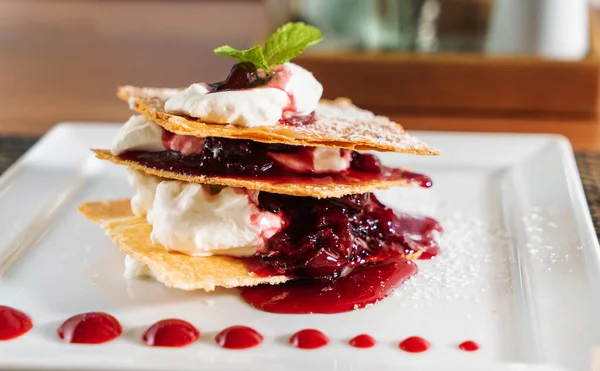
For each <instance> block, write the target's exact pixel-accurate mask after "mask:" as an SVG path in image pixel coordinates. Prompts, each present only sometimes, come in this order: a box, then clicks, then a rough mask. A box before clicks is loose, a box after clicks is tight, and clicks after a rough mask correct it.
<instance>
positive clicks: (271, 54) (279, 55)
mask: <svg viewBox="0 0 600 371" xmlns="http://www.w3.org/2000/svg"><path fill="white" fill-rule="evenodd" d="M322 39H323V35H321V31H319V29H318V28H316V27H313V26H309V25H307V24H305V23H303V22H294V23H286V24H284V25H283V26H281V27H279V28H278V29H277V31H275V32H274V33H273V34H272V35H271V36H269V38H268V39H267V42H266V43H265V47H264V49H263V47H262V46H260V45H256V46H253V47H252V48H250V49H245V50H239V49H235V48H232V47H231V46H229V45H225V46H220V47H218V48H216V49H215V50H214V52H215V54H216V55H218V56H220V57H232V58H235V59H236V60H237V61H238V63H244V62H250V63H252V64H253V65H254V66H255V67H256V68H261V69H263V70H264V71H265V72H269V70H270V69H271V67H274V66H277V65H280V64H282V63H285V62H289V61H290V60H292V59H294V58H296V57H297V56H299V55H300V54H302V52H303V51H304V50H305V49H306V48H308V47H309V46H311V45H314V44H316V43H318V42H319V41H321V40H322Z"/></svg>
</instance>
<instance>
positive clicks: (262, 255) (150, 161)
mask: <svg viewBox="0 0 600 371" xmlns="http://www.w3.org/2000/svg"><path fill="white" fill-rule="evenodd" d="M320 39H321V34H320V32H319V31H318V30H317V29H316V28H314V27H311V26H307V25H305V24H303V23H290V24H287V25H284V26H283V27H281V28H280V29H278V30H277V31H276V32H275V33H274V34H273V35H271V36H270V37H269V39H268V40H267V42H266V44H265V46H264V47H262V46H255V47H253V48H250V49H246V50H237V49H234V48H231V47H229V46H224V47H220V48H217V49H215V53H216V54H218V55H220V56H226V57H233V58H235V59H236V60H237V63H235V64H234V65H233V67H232V68H231V71H230V73H229V75H228V76H227V77H226V78H225V79H224V80H223V81H220V82H216V83H194V84H192V85H190V86H189V87H188V88H185V89H163V88H141V87H132V86H123V87H121V88H119V90H118V93H117V95H118V96H119V97H120V98H122V99H123V100H126V101H127V102H128V103H129V105H130V107H131V109H132V110H134V111H135V113H136V114H135V115H133V116H131V117H130V118H129V120H127V122H126V123H125V124H124V125H123V126H122V127H121V128H120V130H119V131H118V133H117V136H116V137H115V139H114V142H113V144H112V147H111V148H110V149H94V152H95V154H96V156H97V157H98V158H100V159H103V160H108V161H111V162H113V163H116V164H120V165H124V166H126V167H127V178H128V181H129V184H130V185H131V187H132V188H133V191H134V195H133V197H132V198H131V199H128V200H112V201H100V202H87V203H84V204H82V205H81V206H80V211H81V212H82V213H83V214H84V215H85V216H86V217H88V218H89V219H90V220H92V221H93V222H95V223H96V224H98V225H99V226H100V227H102V228H103V229H104V230H105V231H106V232H107V234H108V235H109V236H110V237H111V238H112V240H113V241H114V242H115V243H116V244H117V245H118V246H119V248H120V249H121V251H122V252H123V253H124V254H125V275H126V277H128V278H134V277H139V276H150V277H153V278H154V279H155V280H157V281H159V282H162V283H163V284H165V285H167V286H169V287H173V288H178V289H183V290H196V289H202V290H206V291H211V290H214V289H215V287H218V286H222V287H227V288H234V287H239V288H241V290H242V297H243V298H244V299H245V300H246V301H247V302H249V303H250V304H252V305H254V306H255V307H257V308H259V309H262V310H267V311H272V312H281V313H310V312H321V313H333V312H342V311H347V310H352V309H358V308H362V307H364V306H366V305H369V304H372V303H374V302H376V301H378V300H381V299H382V298H383V297H385V296H386V295H388V294H389V292H390V291H391V290H393V289H394V288H395V287H396V286H397V285H399V284H400V283H402V281H404V280H405V279H407V278H408V277H410V276H411V275H413V274H415V273H416V271H417V268H416V265H415V264H414V262H413V261H414V260H416V259H419V258H420V259H425V258H431V257H432V256H435V255H436V254H437V253H438V250H439V249H438V246H437V243H436V236H437V235H438V234H439V233H440V232H441V230H442V229H441V227H440V225H439V224H438V223H437V222H436V221H435V220H433V219H431V218H428V217H420V216H411V215H408V214H403V213H401V212H398V211H393V210H392V209H390V208H389V207H387V206H385V205H384V204H382V203H381V202H380V201H379V200H378V199H377V197H376V196H375V195H374V194H373V193H372V192H374V191H376V190H379V189H386V188H390V187H394V186H419V187H425V188H428V187H430V186H431V185H432V182H431V179H429V178H428V177H427V176H425V175H422V174H418V173H415V172H412V171H411V170H408V169H402V168H392V167H388V166H385V165H384V164H382V163H381V161H380V160H379V159H378V157H377V156H376V155H375V154H373V153H371V152H369V151H388V152H398V153H406V154H415V155H435V154H437V153H438V152H437V151H436V150H435V149H433V148H431V147H429V146H428V145H426V144H425V143H423V142H421V141H419V140H418V139H416V138H414V137H412V136H411V135H409V134H408V133H406V132H405V131H404V130H403V128H402V127H401V126H400V125H399V124H397V123H395V122H392V121H391V120H389V119H388V118H385V117H382V116H376V115H374V114H373V113H371V112H369V111H366V110H363V109H360V108H358V107H356V106H354V105H353V104H352V103H351V102H350V101H349V100H348V99H344V98H340V99H336V100H333V101H326V100H322V99H321V96H322V93H323V87H322V85H321V84H320V83H319V82H318V81H317V80H316V78H315V77H314V76H313V75H312V74H311V73H310V72H309V71H307V70H306V69H304V68H302V67H300V66H299V65H297V64H294V63H291V62H290V60H291V59H293V58H294V57H296V56H297V55H299V54H300V53H301V52H302V51H303V50H304V49H305V48H306V47H308V46H310V45H312V44H314V43H316V42H318V41H319V40H320Z"/></svg>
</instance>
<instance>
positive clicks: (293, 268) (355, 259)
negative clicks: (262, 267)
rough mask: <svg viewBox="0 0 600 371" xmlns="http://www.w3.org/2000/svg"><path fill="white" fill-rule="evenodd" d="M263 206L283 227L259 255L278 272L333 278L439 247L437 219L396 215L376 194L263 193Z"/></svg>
mask: <svg viewBox="0 0 600 371" xmlns="http://www.w3.org/2000/svg"><path fill="white" fill-rule="evenodd" d="M258 202H259V207H260V208H261V209H263V210H266V211H270V212H273V213H279V212H281V213H283V216H284V218H285V220H286V223H285V227H284V228H283V229H282V230H281V231H280V232H278V233H277V234H275V235H274V236H273V237H271V238H270V239H269V240H268V241H267V243H266V247H265V252H264V253H263V255H262V256H261V259H262V260H263V262H264V263H265V264H267V265H268V266H270V267H271V268H273V270H274V271H275V272H276V273H281V274H286V275H294V276H298V277H311V278H313V277H317V278H327V279H335V278H337V277H340V276H342V275H345V274H348V273H349V272H350V270H352V269H353V268H355V267H358V266H362V265H366V264H372V263H376V262H381V261H384V260H388V259H392V258H396V257H403V256H405V255H406V254H412V253H415V252H421V251H428V250H432V249H434V250H435V249H436V248H437V244H436V241H435V239H434V238H435V235H436V232H441V231H442V227H441V226H440V224H439V223H438V222H437V221H435V220H434V219H431V218H428V217H414V216H408V215H402V214H400V215H396V214H394V212H393V211H392V209H390V208H388V207H386V206H384V205H383V204H382V203H381V202H379V200H377V198H376V197H375V195H373V194H372V193H366V194H359V195H352V196H346V197H343V198H328V199H316V198H311V197H294V196H286V195H279V194H273V193H266V192H261V193H259V196H258Z"/></svg>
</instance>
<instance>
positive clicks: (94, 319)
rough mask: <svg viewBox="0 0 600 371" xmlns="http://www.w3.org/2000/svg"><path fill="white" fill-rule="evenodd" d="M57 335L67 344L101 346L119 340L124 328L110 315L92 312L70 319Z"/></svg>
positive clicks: (61, 326)
mask: <svg viewBox="0 0 600 371" xmlns="http://www.w3.org/2000/svg"><path fill="white" fill-rule="evenodd" d="M57 333H58V336H59V337H60V338H61V339H62V340H63V341H64V342H66V343H75V344H101V343H106V342H108V341H111V340H114V339H116V338H118V337H119V336H120V335H121V334H122V333H123V328H122V327H121V324H120V323H119V321H117V319H116V318H115V317H113V316H111V315H110V314H107V313H103V312H91V313H83V314H78V315H75V316H73V317H71V318H69V319H68V320H66V321H65V322H64V323H63V324H62V325H60V327H59V328H58V331H57Z"/></svg>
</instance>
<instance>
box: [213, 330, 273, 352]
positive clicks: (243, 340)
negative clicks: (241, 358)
mask: <svg viewBox="0 0 600 371" xmlns="http://www.w3.org/2000/svg"><path fill="white" fill-rule="evenodd" d="M215 341H216V342H217V344H219V345H220V346H221V347H223V348H227V349H248V348H254V347H255V346H258V345H259V344H260V343H262V341H263V336H262V335H261V334H260V333H258V332H257V331H256V330H254V329H253V328H250V327H246V326H231V327H228V328H226V329H225V330H223V331H221V332H219V333H218V334H217V336H216V337H215Z"/></svg>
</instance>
